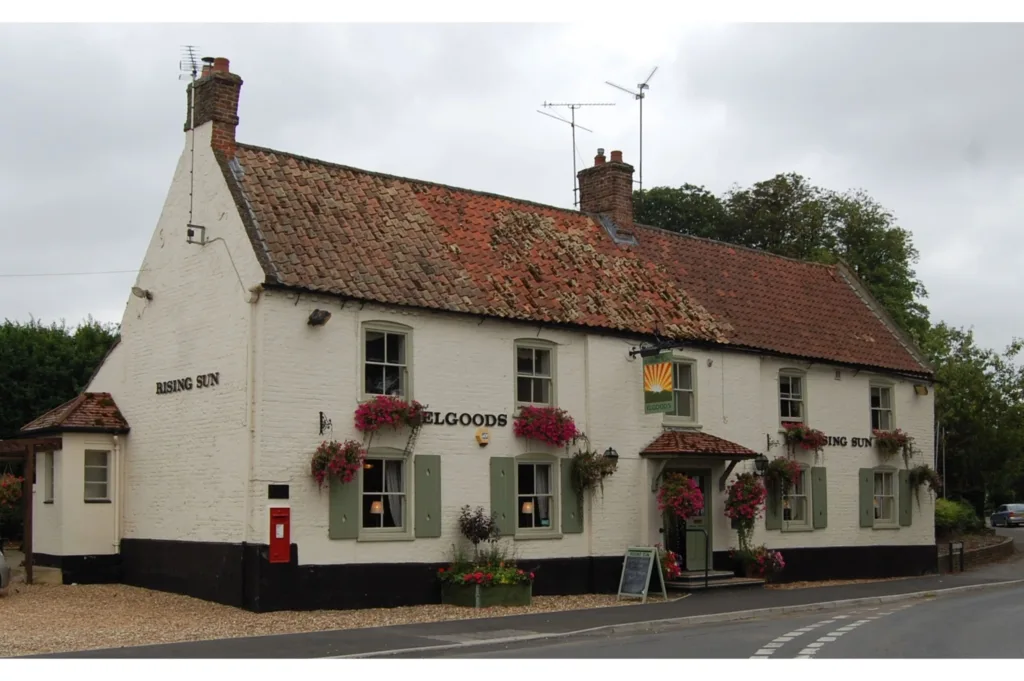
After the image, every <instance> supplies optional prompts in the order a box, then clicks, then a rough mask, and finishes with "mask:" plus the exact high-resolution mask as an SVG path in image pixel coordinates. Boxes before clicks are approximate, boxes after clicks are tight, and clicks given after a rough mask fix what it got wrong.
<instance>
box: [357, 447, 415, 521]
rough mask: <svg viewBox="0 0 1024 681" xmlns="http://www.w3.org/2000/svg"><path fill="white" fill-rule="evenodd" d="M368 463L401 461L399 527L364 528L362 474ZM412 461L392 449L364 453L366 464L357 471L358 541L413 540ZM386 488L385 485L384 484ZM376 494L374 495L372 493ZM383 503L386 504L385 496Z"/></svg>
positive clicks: (377, 449)
mask: <svg viewBox="0 0 1024 681" xmlns="http://www.w3.org/2000/svg"><path fill="white" fill-rule="evenodd" d="M370 461H401V462H402V488H403V489H402V494H403V495H404V498H405V504H404V505H403V506H402V516H403V517H402V526H401V527H364V525H363V520H364V511H363V500H364V498H365V497H366V495H367V494H369V493H368V492H366V491H365V490H364V487H363V482H364V473H365V471H366V468H365V466H366V463H369V462H370ZM411 462H412V459H411V458H410V457H407V456H405V452H403V451H402V450H400V449H394V448H392V447H374V448H373V449H370V450H368V451H367V452H366V462H365V463H364V464H363V466H364V467H363V470H360V471H359V476H358V477H359V536H358V541H407V540H411V539H412V538H413V527H412V524H413V485H412V477H411V476H412V474H413V470H412V463H411ZM385 487H386V483H385ZM374 494H376V493H374ZM383 496H384V497H385V500H384V503H387V499H386V497H387V494H386V493H385V494H383Z"/></svg>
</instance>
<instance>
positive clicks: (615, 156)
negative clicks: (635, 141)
mask: <svg viewBox="0 0 1024 681" xmlns="http://www.w3.org/2000/svg"><path fill="white" fill-rule="evenodd" d="M612 163H622V152H621V151H613V152H612Z"/></svg>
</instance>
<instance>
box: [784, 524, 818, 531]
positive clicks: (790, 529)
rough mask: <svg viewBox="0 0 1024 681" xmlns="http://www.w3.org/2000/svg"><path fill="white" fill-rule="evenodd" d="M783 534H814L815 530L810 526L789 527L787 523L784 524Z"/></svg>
mask: <svg viewBox="0 0 1024 681" xmlns="http://www.w3.org/2000/svg"><path fill="white" fill-rule="evenodd" d="M782 531H783V532H814V528H813V527H811V526H810V525H792V526H788V525H786V523H785V522H783V523H782Z"/></svg>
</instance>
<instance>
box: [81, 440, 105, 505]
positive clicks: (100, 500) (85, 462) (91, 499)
mask: <svg viewBox="0 0 1024 681" xmlns="http://www.w3.org/2000/svg"><path fill="white" fill-rule="evenodd" d="M90 454H103V455H104V457H105V461H104V464H103V465H102V466H97V465H91V464H90V463H89V455H90ZM110 454H111V453H110V450H109V449H86V450H85V455H84V457H83V459H82V472H83V475H82V478H83V489H82V495H83V496H82V498H83V500H84V501H85V503H87V504H90V503H92V504H105V503H110V469H111V468H112V466H111V461H110ZM90 469H92V470H102V471H104V478H105V479H104V480H103V482H102V483H101V482H100V481H98V480H89V470H90ZM99 484H102V485H103V486H104V491H105V492H106V494H104V495H103V496H95V495H93V496H90V494H89V485H99Z"/></svg>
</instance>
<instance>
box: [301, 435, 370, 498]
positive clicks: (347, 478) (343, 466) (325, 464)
mask: <svg viewBox="0 0 1024 681" xmlns="http://www.w3.org/2000/svg"><path fill="white" fill-rule="evenodd" d="M365 460H366V450H365V449H363V446H362V445H361V444H359V443H358V442H356V441H355V440H346V441H345V442H337V441H336V440H330V441H328V440H324V441H323V442H321V443H320V446H319V447H317V448H316V451H315V452H313V459H312V461H311V462H310V469H311V473H312V474H313V478H314V479H315V480H316V484H317V487H321V488H322V487H323V484H324V481H325V480H327V478H328V477H329V476H332V475H334V476H337V477H338V479H339V480H340V481H341V482H343V483H349V482H352V480H354V479H355V477H356V474H357V473H358V472H359V470H360V469H361V468H362V467H363V462H364V461H365Z"/></svg>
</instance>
